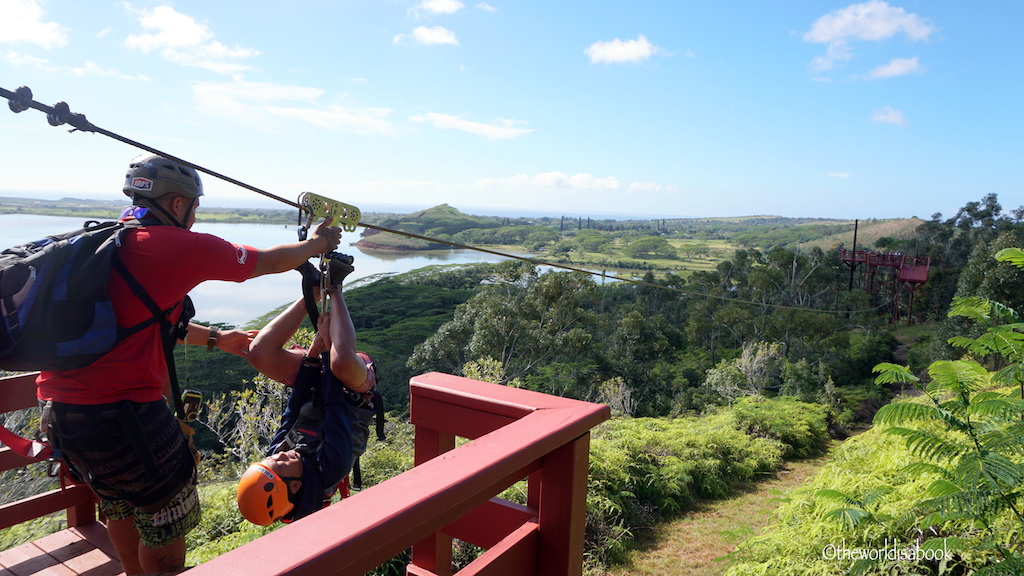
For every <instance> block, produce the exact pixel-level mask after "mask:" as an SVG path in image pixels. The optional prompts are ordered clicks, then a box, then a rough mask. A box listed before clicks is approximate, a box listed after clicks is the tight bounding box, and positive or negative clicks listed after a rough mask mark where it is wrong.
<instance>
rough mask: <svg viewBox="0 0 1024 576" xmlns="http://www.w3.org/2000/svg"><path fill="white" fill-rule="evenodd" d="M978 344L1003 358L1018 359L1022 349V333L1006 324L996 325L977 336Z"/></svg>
mask: <svg viewBox="0 0 1024 576" xmlns="http://www.w3.org/2000/svg"><path fill="white" fill-rule="evenodd" d="M978 344H980V345H982V346H984V347H985V348H987V349H989V350H991V351H992V352H995V353H996V354H999V355H1000V356H1003V357H1004V358H1010V359H1014V360H1019V359H1020V358H1021V353H1022V351H1024V334H1021V333H1020V332H1016V331H1014V330H1012V329H1010V328H1009V327H1007V326H996V327H993V328H989V329H988V332H986V333H985V334H982V335H981V336H979V337H978Z"/></svg>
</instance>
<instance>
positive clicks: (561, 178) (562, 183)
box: [477, 172, 622, 191]
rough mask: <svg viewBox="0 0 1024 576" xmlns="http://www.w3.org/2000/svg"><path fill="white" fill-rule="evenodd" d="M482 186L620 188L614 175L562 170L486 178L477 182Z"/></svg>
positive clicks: (559, 188) (597, 189)
mask: <svg viewBox="0 0 1024 576" xmlns="http://www.w3.org/2000/svg"><path fill="white" fill-rule="evenodd" d="M477 185H478V186H481V187H484V188H530V189H537V188H542V189H548V190H590V191H608V190H622V185H621V184H620V183H619V179H618V178H616V177H614V176H607V177H604V178H597V177H595V176H594V175H592V174H586V173H581V174H571V175H570V174H566V173H564V172H543V173H540V174H534V175H533V176H530V175H527V174H516V175H515V176H512V177H510V178H486V179H484V180H480V181H479V182H477Z"/></svg>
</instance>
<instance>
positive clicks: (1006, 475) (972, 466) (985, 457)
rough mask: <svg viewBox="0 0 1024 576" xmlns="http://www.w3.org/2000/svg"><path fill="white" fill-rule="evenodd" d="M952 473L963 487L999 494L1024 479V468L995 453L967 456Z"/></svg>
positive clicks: (961, 459)
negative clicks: (972, 487) (973, 487)
mask: <svg viewBox="0 0 1024 576" xmlns="http://www.w3.org/2000/svg"><path fill="white" fill-rule="evenodd" d="M952 472H953V475H954V477H956V478H958V479H960V480H961V482H962V484H963V485H967V486H976V487H978V488H982V489H987V490H992V491H997V492H1004V491H1006V490H1007V489H1010V488H1013V487H1016V486H1017V484H1019V483H1020V482H1021V480H1022V479H1024V468H1022V467H1021V466H1020V465H1018V464H1015V463H1013V462H1012V461H1011V460H1010V459H1008V458H1006V457H1005V456H1003V455H1001V454H998V453H994V452H988V453H985V454H982V455H978V454H975V453H970V454H965V455H964V456H963V457H962V458H960V460H959V461H958V462H957V465H956V467H955V468H954V469H953V470H952Z"/></svg>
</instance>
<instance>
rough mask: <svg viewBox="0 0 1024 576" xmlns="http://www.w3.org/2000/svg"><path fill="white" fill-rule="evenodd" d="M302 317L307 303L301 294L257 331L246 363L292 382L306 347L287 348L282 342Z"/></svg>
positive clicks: (277, 378)
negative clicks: (303, 348) (302, 348)
mask: <svg viewBox="0 0 1024 576" xmlns="http://www.w3.org/2000/svg"><path fill="white" fill-rule="evenodd" d="M305 318H306V306H305V303H304V302H303V300H302V299H301V298H300V299H298V300H296V301H295V302H293V303H292V304H291V305H290V306H289V307H288V308H287V309H286V310H285V311H284V312H282V313H281V314H279V315H278V316H277V317H276V318H274V319H273V320H271V321H270V324H267V326H266V327H265V328H264V329H262V330H260V331H259V333H257V334H256V338H254V339H253V341H252V343H251V344H250V345H249V355H248V359H249V364H251V365H252V367H253V368H255V369H257V370H259V371H260V372H262V373H263V374H266V375H267V376H268V377H269V378H271V379H273V380H277V381H278V382H280V383H282V384H284V385H285V386H291V385H292V383H293V382H294V380H295V374H296V373H298V371H299V366H300V365H301V364H302V357H303V356H305V354H306V351H304V350H301V349H294V350H287V349H285V348H284V346H285V344H287V343H288V340H289V339H290V338H291V337H292V336H294V335H295V332H296V331H298V329H299V327H300V326H302V321H303V320H305Z"/></svg>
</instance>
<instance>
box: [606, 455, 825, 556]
mask: <svg viewBox="0 0 1024 576" xmlns="http://www.w3.org/2000/svg"><path fill="white" fill-rule="evenodd" d="M827 462H828V456H822V457H820V458H814V459H810V460H801V461H799V462H789V463H787V464H786V468H785V469H783V470H781V471H779V473H778V474H777V475H776V477H775V478H772V479H771V480H766V481H762V482H758V483H756V484H751V485H750V486H749V487H748V488H747V490H746V491H744V492H741V493H740V494H739V495H738V496H736V497H735V498H730V499H728V500H721V501H717V502H710V503H708V504H706V505H705V506H704V507H702V508H700V509H698V510H695V511H693V512H690V513H688V514H686V515H685V516H683V517H682V518H680V519H679V520H677V521H675V522H670V523H666V524H664V525H662V526H658V527H657V528H655V529H653V530H651V531H650V532H648V533H645V534H637V535H636V536H637V543H638V549H636V550H633V551H632V552H631V553H630V557H629V563H628V564H625V565H622V566H617V567H615V569H613V570H612V571H610V572H608V573H607V574H608V576H665V575H672V576H712V575H720V574H722V573H724V572H725V570H726V569H727V568H728V566H727V565H726V563H725V562H722V561H719V562H715V558H720V557H722V556H724V555H725V554H727V553H729V552H731V551H733V550H734V549H735V547H736V544H737V543H738V542H740V541H742V540H744V539H745V538H747V537H749V536H751V535H753V534H756V533H757V531H758V530H760V529H761V528H763V527H764V526H765V525H766V524H767V523H768V521H769V520H770V519H771V513H772V511H774V510H775V507H776V506H777V505H778V501H779V498H780V497H782V496H784V495H785V494H786V492H788V491H789V490H791V489H793V488H795V487H797V486H800V485H801V484H803V482H804V480H806V479H808V478H810V477H812V476H814V475H815V474H816V473H817V472H818V470H819V469H821V467H822V466H824V465H825V464H826V463H827Z"/></svg>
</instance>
